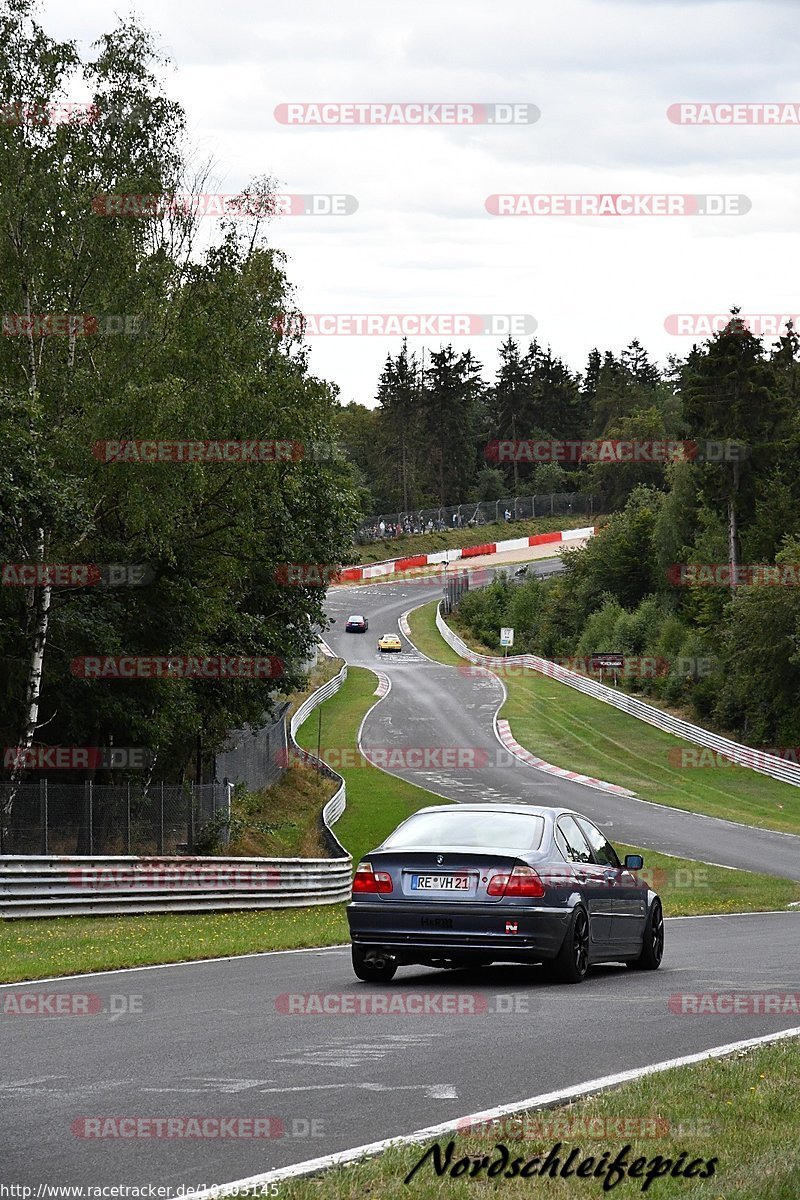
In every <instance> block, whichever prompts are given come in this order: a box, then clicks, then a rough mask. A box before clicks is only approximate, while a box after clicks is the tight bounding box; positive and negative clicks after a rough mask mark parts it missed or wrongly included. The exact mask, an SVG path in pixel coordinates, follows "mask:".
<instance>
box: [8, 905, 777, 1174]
mask: <svg viewBox="0 0 800 1200" xmlns="http://www.w3.org/2000/svg"><path fill="white" fill-rule="evenodd" d="M797 921H798V918H797V916H795V915H794V914H772V915H763V916H742V917H733V916H731V917H697V918H687V919H675V920H671V921H668V922H667V949H666V955H665V959H664V963H663V965H662V968H661V970H660V971H658V972H654V973H647V972H645V973H642V974H638V973H637V974H632V973H631V972H629V971H627V970H626V969H625V968H624V967H608V968H597V969H595V970H593V971H592V972H591V974H590V977H589V979H588V980H587V981H586V982H585V983H583V984H581V985H580V986H579V987H570V986H558V985H553V984H548V983H545V982H544V981H542V980H540V979H539V978H538V974H539V973H538V970H537V969H533V968H531V969H528V970H524V969H519V968H513V967H505V968H504V967H497V968H492V969H491V970H489V971H484V972H483V973H474V974H473V973H469V972H461V971H460V972H455V971H448V972H444V971H434V970H428V969H423V968H416V967H406V968H401V969H400V971H398V973H397V976H396V977H395V979H394V981H393V983H391V984H389V985H388V987H386V988H384V989H380V988H376V987H374V986H372V985H368V984H361V983H358V982H357V981H356V979H355V978H354V976H353V974H352V971H351V969H350V959H349V952H348V951H347V950H341V949H335V950H327V951H322V950H317V951H302V952H297V953H289V954H275V955H265V956H259V957H252V958H240V959H234V960H230V961H221V962H207V963H193V964H185V965H182V966H175V967H164V968H159V969H156V970H137V971H126V972H124V973H119V974H111V975H98V976H90V977H87V978H86V979H84V980H71V981H69V982H64V981H61V982H59V983H57V984H50V985H43V984H36V985H25V984H20V985H15V986H14V987H13V988H3V989H1V990H0V996H2V998H3V1002H4V1003H6V1002H7V999H8V997H9V995H10V994H11V993H19V992H26V991H27V992H30V991H32V990H35V991H36V992H51V991H58V992H67V991H70V992H81V993H86V992H88V993H93V994H97V995H99V996H101V997H102V999H103V1002H104V1004H105V1005H106V1007H111V1001H110V997H111V996H112V995H116V996H120V995H125V996H139V997H141V1000H140V1002H139V1003H138V1004H137V1005H136V1007H137V1008H141V1012H140V1013H131V1014H129V1015H125V1016H120V1017H118V1018H117V1019H116V1020H112V1019H110V1016H109V1015H105V1014H102V1013H98V1014H97V1015H94V1016H82V1017H78V1016H63V1017H43V1016H42V1017H39V1016H28V1017H23V1016H12V1015H8V1014H6V1015H4V1016H3V1018H2V1022H1V1023H0V1038H1V1039H2V1043H3V1045H2V1051H1V1052H2V1057H3V1063H4V1069H3V1083H2V1093H3V1097H2V1110H3V1113H4V1116H3V1138H2V1145H1V1146H0V1163H1V1164H2V1179H3V1182H4V1183H7V1184H10V1183H19V1184H27V1185H36V1184H39V1183H53V1184H94V1185H102V1184H107V1185H114V1184H119V1183H127V1184H139V1185H141V1184H144V1183H153V1184H159V1185H162V1186H170V1187H172V1188H174V1189H177V1188H178V1187H180V1186H183V1187H184V1188H186V1187H187V1185H188V1186H195V1185H198V1184H204V1183H205V1184H214V1183H223V1182H228V1181H230V1180H235V1179H241V1178H245V1177H247V1176H249V1175H253V1174H258V1173H261V1172H263V1171H267V1170H269V1169H271V1168H273V1167H279V1166H283V1165H285V1164H288V1163H293V1162H302V1161H304V1160H306V1159H310V1158H316V1157H317V1156H319V1155H322V1154H328V1153H332V1152H334V1151H336V1150H345V1149H348V1148H350V1147H352V1146H360V1145H363V1144H365V1143H368V1142H371V1141H377V1140H378V1139H381V1138H384V1137H389V1136H393V1135H397V1134H401V1133H410V1132H411V1131H413V1130H414V1129H419V1128H424V1127H425V1126H427V1125H430V1124H434V1123H436V1122H439V1121H445V1120H447V1119H455V1118H458V1117H460V1116H463V1115H466V1114H469V1113H474V1112H479V1111H482V1110H484V1109H486V1108H490V1107H492V1106H494V1105H497V1104H503V1103H509V1102H511V1101H513V1100H516V1099H524V1098H526V1097H528V1096H533V1095H537V1094H539V1093H541V1092H544V1091H548V1090H551V1089H555V1088H558V1087H561V1086H568V1085H570V1084H577V1083H581V1082H583V1081H585V1080H587V1079H593V1078H597V1077H599V1076H601V1075H606V1074H611V1073H614V1072H616V1071H620V1070H625V1069H628V1068H632V1067H636V1066H642V1065H645V1064H647V1063H651V1062H659V1061H663V1060H665V1059H669V1058H672V1057H675V1056H677V1055H680V1054H685V1053H691V1052H693V1051H699V1050H703V1049H706V1048H708V1047H712V1046H717V1045H724V1044H726V1043H729V1042H732V1041H736V1040H738V1039H740V1038H748V1037H757V1036H759V1035H760V1034H763V1033H769V1032H771V1031H773V1030H778V1029H785V1028H792V1027H795V1026H797V1024H798V1017H797V1014H794V1015H791V1016H788V1015H787V1016H784V1017H767V1016H732V1015H730V1016H729V1015H695V1014H691V1015H688V1014H687V1015H684V1014H681V1013H680V1012H674V1011H671V1009H670V1007H669V997H670V996H671V995H678V994H680V993H697V992H706V991H711V992H717V991H720V990H722V991H729V990H730V989H732V988H741V989H746V990H748V991H750V990H752V991H759V992H760V991H764V990H768V991H770V992H774V991H776V990H780V991H795V990H797V971H796V965H795V964H796V962H797V928H798V926H797ZM315 992H317V993H323V994H325V995H326V996H329V997H333V1000H332V1001H329V1004H333V1005H337V1006H341V1005H342V997H347V996H353V997H357V998H359V1000H360V999H361V998H362V997H367V996H373V997H374V996H379V997H381V996H385V995H387V994H389V995H394V994H396V993H401V994H403V995H404V996H406V997H409V996H410V994H412V993H413V994H415V995H418V994H419V993H423V994H436V995H440V994H441V993H442V992H447V993H450V994H451V995H452V994H453V993H456V994H457V995H458V996H459V997H461V1000H460V1003H461V1004H462V1005H463V1006H465V1008H466V1011H462V1013H461V1014H460V1015H459V1014H457V1013H449V1014H448V1013H445V1012H438V1013H437V1012H429V1013H428V1014H427V1015H425V1014H420V1013H404V1014H400V1015H395V1014H385V1013H383V1014H382V1013H380V1012H374V1013H370V1014H366V1015H348V1014H342V1013H337V1012H332V1013H330V1014H328V1015H317V1014H313V1013H312V1014H292V1013H290V1012H285V1011H280V1009H281V1008H283V1009H286V1008H288V1007H289V1002H288V1000H284V1001H283V1002H282V1001H280V1000H279V997H280V996H286V995H287V993H288V994H289V995H295V994H308V993H315ZM428 1003H429V1005H431V1004H433V1003H434V1002H433V1001H429V1002H428ZM116 1004H117V1006H119V1001H117V1002H116ZM673 1007H678V1006H677V1004H676V1002H675V1001H673ZM122 1116H125V1117H129V1116H136V1117H187V1116H189V1117H190V1116H194V1117H240V1118H245V1119H247V1118H257V1117H262V1118H263V1117H279V1118H281V1119H282V1121H283V1123H284V1128H285V1130H286V1133H287V1136H284V1137H282V1138H280V1139H275V1140H272V1139H270V1140H265V1139H259V1140H251V1139H236V1140H234V1139H233V1138H230V1137H226V1138H219V1139H201V1140H192V1141H188V1140H178V1139H176V1138H172V1139H165V1138H146V1139H143V1138H119V1137H107V1138H103V1139H98V1138H86V1137H80V1136H76V1133H75V1132H73V1123H74V1122H75V1121H76V1120H80V1119H81V1118H86V1117H90V1118H91V1117H116V1118H119V1117H122ZM313 1122H317V1123H318V1124H317V1125H316V1126H315V1125H313V1124H312V1123H313ZM75 1128H77V1129H78V1130H79V1131H80V1130H81V1129H85V1128H86V1126H77V1127H75ZM90 1128H91V1127H90ZM293 1131H294V1132H295V1133H296V1134H297V1135H298V1136H291V1134H292V1132H293ZM312 1131H313V1132H314V1133H315V1134H317V1135H318V1136H310V1133H311V1132H312ZM34 1195H35V1192H34Z"/></svg>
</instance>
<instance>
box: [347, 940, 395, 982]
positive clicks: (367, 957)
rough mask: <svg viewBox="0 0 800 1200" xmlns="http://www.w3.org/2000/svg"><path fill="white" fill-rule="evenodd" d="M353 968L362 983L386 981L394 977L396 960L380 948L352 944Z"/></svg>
mask: <svg viewBox="0 0 800 1200" xmlns="http://www.w3.org/2000/svg"><path fill="white" fill-rule="evenodd" d="M352 953H353V970H354V971H355V973H356V975H357V976H358V978H359V979H363V981H364V983H388V982H389V980H390V979H394V973H395V971H396V970H397V962H396V960H395V959H393V958H390V957H389V955H388V954H384V953H383V952H382V951H381V950H376V949H375V948H372V949H369V950H367V949H365V948H364V947H363V946H353V947H352Z"/></svg>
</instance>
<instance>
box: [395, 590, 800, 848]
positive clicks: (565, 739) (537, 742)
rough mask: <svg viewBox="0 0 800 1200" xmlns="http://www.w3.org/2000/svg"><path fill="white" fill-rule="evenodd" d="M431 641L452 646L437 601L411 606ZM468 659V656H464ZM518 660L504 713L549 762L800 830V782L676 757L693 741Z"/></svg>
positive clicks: (712, 810) (442, 657)
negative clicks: (439, 621) (439, 623)
mask: <svg viewBox="0 0 800 1200" xmlns="http://www.w3.org/2000/svg"><path fill="white" fill-rule="evenodd" d="M414 620H415V625H416V627H418V628H420V629H421V630H422V636H423V640H424V642H425V645H426V646H427V649H425V648H424V646H423V647H421V648H422V649H424V653H425V654H427V655H428V656H429V657H430V658H435V659H437V661H440V662H451V661H452V659H451V657H450V656H451V655H452V654H453V651H452V650H451V649H450V647H449V646H448V645H447V644H446V643H445V642H444V641H443V640H442V638H441V636H440V634H439V632H438V630H437V629H436V625H435V604H431V605H430V606H426V609H420V610H418V612H417V613H416V614H414ZM450 624H451V625H452V627H453V629H454V630H455V632H457V633H458V635H459V637H461V638H463V639H464V641H465V642H467V644H468V645H470V646H471V647H472V648H473V649H475V650H477V651H479V652H480V653H482V654H488V653H491V651H489V650H488V649H487V648H486V647H485V646H482V645H481V644H480V643H478V642H477V641H476V640H475V638H474V637H473V636H471V635H470V632H469V630H468V629H467V628H466V627H464V626H463V625H461V624H460V623H459V622H458V621H457V620H455V621H453V620H451V622H450ZM459 661H461V662H463V660H459ZM520 670H521V669H520V667H519V665H517V664H513V665H512V666H510V667H509V669H508V671H507V672H506V673H505V674H504V677H503V682H504V683H505V685H506V688H507V691H508V699H507V701H506V703H505V705H504V706H503V708H502V711H501V716H503V717H505V718H506V720H508V721H509V723H510V725H511V729H512V731H513V733H514V737H515V738H516V739H517V741H518V742H520V743H521V744H522V745H523V746H525V747H526V748H527V749H528V750H530V751H532V752H533V753H534V754H538V755H539V757H540V758H543V759H545V760H546V761H547V762H551V763H554V764H555V765H556V766H559V767H566V768H568V769H569V770H571V771H579V772H581V773H582V774H584V775H592V776H594V777H595V778H597V779H607V780H609V781H610V782H611V783H619V784H622V785H623V786H624V787H627V788H630V789H631V791H633V792H635V793H636V795H637V796H641V798H642V799H643V800H651V801H653V802H654V803H655V804H669V805H672V806H673V807H674V808H682V809H685V810H686V811H687V812H695V813H703V814H704V815H706V816H710V817H723V818H725V819H727V820H729V821H741V822H743V823H744V824H746V825H757V826H761V827H762V828H764V829H775V830H780V831H781V832H784V833H800V788H795V787H792V786H791V785H790V784H788V783H779V782H778V781H777V780H775V779H770V778H769V776H767V775H760V774H758V772H756V771H751V770H748V769H747V768H746V767H737V766H717V767H692V766H681V765H679V763H680V759H681V754H682V752H683V751H686V752H688V753H689V754H693V753H696V751H697V749H698V747H697V746H695V745H693V744H692V743H691V742H684V741H682V740H681V739H680V738H676V737H673V736H672V735H671V734H669V733H664V732H662V731H661V730H660V729H656V728H655V727H654V726H652V725H648V724H647V723H646V722H645V721H637V720H636V718H635V717H629V716H628V715H627V714H626V713H623V712H620V711H619V709H616V708H612V707H611V705H610V704H603V703H602V701H600V700H594V699H592V697H591V696H584V695H583V694H582V693H581V692H578V691H576V690H575V689H574V688H570V687H567V686H566V685H565V684H563V683H557V682H556V681H555V680H554V679H550V678H548V677H547V676H544V675H539V674H537V672H535V671H527V670H526V671H523V672H522V673H520Z"/></svg>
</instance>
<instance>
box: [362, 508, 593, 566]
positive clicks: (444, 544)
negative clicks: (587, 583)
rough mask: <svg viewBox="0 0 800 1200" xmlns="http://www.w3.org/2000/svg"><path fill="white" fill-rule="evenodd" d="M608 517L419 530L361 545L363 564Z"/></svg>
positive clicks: (579, 525)
mask: <svg viewBox="0 0 800 1200" xmlns="http://www.w3.org/2000/svg"><path fill="white" fill-rule="evenodd" d="M603 519H604V518H603V517H601V516H598V515H595V516H593V517H591V516H589V515H588V514H586V513H582V514H580V515H578V516H572V517H563V516H562V517H536V518H534V519H531V520H527V521H511V522H510V523H509V524H508V525H507V524H506V522H505V521H493V522H492V523H491V524H489V525H477V526H472V527H471V528H467V529H444V530H442V531H441V532H440V533H416V534H411V535H410V536H404V537H397V538H384V539H383V540H382V541H380V542H370V543H369V545H366V546H357V547H356V553H357V554H358V561H359V562H361V563H373V562H383V560H384V559H386V558H406V557H408V556H409V555H412V554H429V553H432V552H433V551H435V550H450V549H452V548H453V547H457V546H481V545H483V543H484V542H503V541H506V540H508V539H509V538H517V537H526V536H528V535H530V534H534V533H552V532H553V531H555V530H558V529H583V527H584V526H589V525H598V524H600V523H601V522H602V520H603Z"/></svg>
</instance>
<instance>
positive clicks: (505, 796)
mask: <svg viewBox="0 0 800 1200" xmlns="http://www.w3.org/2000/svg"><path fill="white" fill-rule="evenodd" d="M532 569H537V568H536V566H534V567H533V568H532ZM539 569H541V570H552V566H551V565H550V564H545V563H543V564H541V566H540V568H539ZM439 596H441V583H440V581H438V580H437V581H435V582H432V583H422V582H421V581H413V582H404V583H391V584H390V583H386V584H383V583H375V584H362V585H360V586H358V587H352V588H350V587H342V588H335V589H332V590H331V591H330V592H329V593H328V601H327V606H326V607H327V611H328V613H329V614H330V615H331V616H333V617H335V619H336V623H335V624H334V625H333V626H331V628H330V630H329V631H328V632H327V633H326V635H325V637H326V641H327V642H328V643H329V645H330V646H331V648H332V649H333V650H334V651H335V652H336V654H338V655H340V656H341V657H342V658H344V659H346V660H347V662H349V663H352V664H354V665H357V666H365V667H370V668H371V669H373V670H382V671H384V672H385V673H386V674H387V675H388V676H389V678H390V679H391V682H392V690H391V692H390V694H389V696H388V697H387V698H386V699H385V700H383V701H382V703H381V704H379V705H378V706H377V707H376V708H375V709H374V710H373V712H372V713H371V714H370V715H369V717H368V718H367V720H366V722H365V725H364V729H363V735H362V744H363V746H364V748H365V750H367V751H369V752H371V753H373V754H377V755H379V756H380V755H384V756H386V755H388V751H389V750H390V749H391V750H395V751H400V752H405V753H406V756H407V757H408V759H409V761H408V763H407V764H406V763H403V765H401V766H399V767H392V773H393V774H397V775H400V776H401V777H402V778H404V779H407V780H409V781H410V782H412V783H417V784H420V785H421V786H422V787H426V788H429V789H430V790H431V791H434V792H437V793H438V794H439V795H442V796H446V797H447V798H448V799H451V800H478V799H480V800H486V801H491V800H515V801H522V802H528V803H531V804H563V805H565V806H568V807H571V808H575V809H577V810H578V811H580V812H583V813H585V814H586V816H588V817H590V818H591V819H592V820H594V821H596V822H597V824H598V825H600V826H601V827H602V828H603V829H605V830H606V831H607V833H608V835H609V837H610V838H611V840H612V841H613V840H614V839H616V840H617V841H620V842H627V843H629V844H632V845H637V846H642V847H650V848H652V849H654V850H661V851H663V852H665V853H667V854H675V855H678V856H680V857H683V858H693V859H700V860H702V861H703V862H710V863H717V864H719V865H721V866H729V867H738V868H740V869H744V870H750V871H760V872H763V873H765V874H768V875H776V876H780V877H782V878H785V879H797V880H800V836H797V835H793V834H786V833H777V832H774V831H772V830H766V829H754V828H752V827H750V826H745V825H740V824H737V823H735V822H732V821H724V820H720V819H719V818H717V817H705V816H700V815H697V814H693V813H689V812H684V811H682V810H677V809H671V808H667V807H665V806H663V805H658V804H651V803H646V802H643V801H640V800H633V799H629V798H626V797H623V796H615V795H613V794H609V793H605V792H601V791H598V790H597V789H595V788H590V787H586V786H585V785H583V784H578V783H574V782H570V781H569V780H564V779H559V778H558V777H556V776H551V775H547V774H545V773H543V772H541V771H537V770H535V769H533V768H531V767H528V766H526V765H525V764H524V763H521V762H520V761H519V760H517V759H512V758H511V756H510V755H509V753H508V752H507V751H505V750H503V749H501V747H500V746H499V744H498V742H497V739H496V737H495V733H494V728H493V722H494V717H495V714H496V712H497V710H498V708H499V707H500V705H501V704H502V702H503V698H504V689H503V685H502V683H501V682H500V681H499V680H498V679H497V678H496V677H493V676H491V675H489V674H488V673H487V674H480V675H476V674H475V673H474V672H473V671H469V673H467V672H466V671H465V670H460V669H459V668H458V667H451V666H443V665H441V664H439V663H433V662H431V661H430V660H429V659H426V658H424V657H423V656H422V655H421V654H419V653H418V652H417V651H416V650H415V649H414V648H413V647H412V646H411V644H410V643H409V642H408V641H407V639H405V638H403V642H404V647H405V649H404V651H403V653H402V654H383V655H381V654H380V653H379V652H378V650H377V648H376V642H377V639H378V637H379V636H380V634H382V633H385V632H396V631H397V630H398V628H399V627H398V624H397V622H398V618H399V617H400V615H401V614H402V613H403V612H405V611H406V610H407V609H409V608H412V607H416V605H418V604H422V603H424V602H425V601H426V600H432V599H435V598H438V597H439ZM352 612H358V613H364V614H365V615H366V616H367V617H368V618H369V623H370V625H369V631H368V633H366V634H347V633H345V632H344V625H345V621H346V619H347V616H348V615H349V614H350V613H352ZM443 747H448V748H450V747H462V748H466V749H467V751H474V755H473V760H472V761H473V762H474V763H475V764H476V765H472V766H465V767H462V768H461V769H447V770H444V769H440V768H439V767H438V764H437V761H436V754H435V751H436V750H437V749H441V748H443ZM422 748H426V749H427V750H428V751H429V753H428V754H427V755H426V759H425V761H424V762H423V763H422V764H421V765H419V766H417V765H415V763H414V761H413V760H414V755H413V754H412V755H408V751H409V749H413V750H414V751H419V750H421V749H422ZM528 749H530V750H532V751H534V752H535V751H536V747H535V746H529V747H528ZM417 757H419V756H417ZM395 758H396V760H399V759H401V758H402V754H398V755H396V756H395ZM379 761H380V759H379ZM389 763H390V765H391V758H389ZM610 782H612V783H613V782H615V781H614V780H611V781H610Z"/></svg>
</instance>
